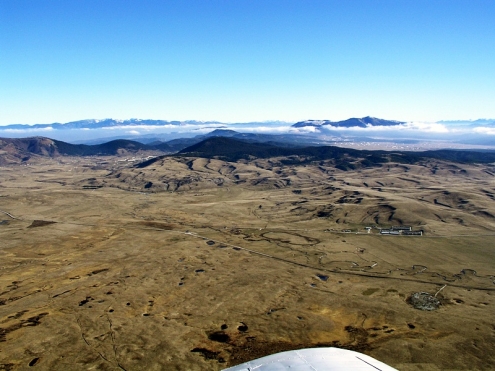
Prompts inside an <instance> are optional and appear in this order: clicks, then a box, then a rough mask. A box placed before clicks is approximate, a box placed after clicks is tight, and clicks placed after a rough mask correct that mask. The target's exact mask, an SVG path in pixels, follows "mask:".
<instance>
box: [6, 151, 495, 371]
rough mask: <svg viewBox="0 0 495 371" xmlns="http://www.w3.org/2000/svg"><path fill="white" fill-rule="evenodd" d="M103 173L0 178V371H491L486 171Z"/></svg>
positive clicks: (494, 234)
mask: <svg viewBox="0 0 495 371" xmlns="http://www.w3.org/2000/svg"><path fill="white" fill-rule="evenodd" d="M119 160H122V159H121V158H118V157H108V158H68V157H59V158H57V159H38V160H37V161H38V162H37V163H35V164H31V165H27V166H25V165H22V166H21V165H10V166H4V167H1V168H0V210H1V212H0V370H32V369H40V370H41V369H42V370H90V369H95V370H127V371H131V370H220V369H223V368H226V367H228V366H231V365H235V364H239V363H241V362H245V361H247V360H249V359H252V358H258V357H260V356H263V355H267V354H271V353H275V352H279V351H283V350H289V349H297V348H306V347H317V346H338V347H344V348H347V349H353V350H357V351H360V352H364V353H366V354H368V355H370V356H372V357H375V358H377V359H378V360H380V361H382V362H385V363H388V364H389V365H391V366H393V367H396V368H397V369H399V370H404V371H405V370H490V369H493V368H495V353H494V352H493V349H495V166H487V165H460V164H452V163H447V162H441V161H433V160H432V161H425V162H424V163H421V164H418V165H401V164H393V163H392V164H385V165H384V166H382V167H376V168H369V169H363V170H358V171H347V172H345V171H340V170H336V169H335V168H334V167H332V166H330V165H328V166H327V165H326V164H325V163H319V164H317V165H310V164H308V165H299V166H296V165H294V166H282V165H281V164H280V162H279V161H278V159H270V160H252V161H239V162H236V163H228V162H224V161H220V160H207V159H201V158H174V157H169V158H164V159H162V160H160V161H157V162H155V163H154V164H151V165H150V166H147V167H143V168H137V167H133V166H132V165H130V164H129V163H128V162H124V161H119ZM400 225H402V226H404V225H406V226H411V227H412V229H413V230H416V231H420V230H421V231H423V232H424V233H423V235H422V236H404V235H399V236H393V235H380V233H379V229H378V228H390V227H392V226H400ZM365 227H372V228H371V230H370V233H368V232H367V230H366V229H365ZM344 231H345V232H344ZM415 292H428V293H430V294H432V295H435V294H436V295H437V296H436V297H437V298H438V299H439V300H440V302H441V305H440V307H439V308H438V309H437V310H433V311H422V310H418V309H415V308H413V306H412V305H410V303H409V301H408V298H409V297H410V295H411V294H413V293H415Z"/></svg>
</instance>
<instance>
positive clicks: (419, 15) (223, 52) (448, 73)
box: [0, 0, 495, 125]
mask: <svg viewBox="0 0 495 371" xmlns="http://www.w3.org/2000/svg"><path fill="white" fill-rule="evenodd" d="M367 115H370V116H375V117H380V118H386V119H395V120H403V121H413V120H423V121H436V120H442V119H443V120H448V119H476V118H482V117H485V118H495V1H494V0H339V1H335V0H299V1H293V0H126V1H122V0H67V1H65V0H56V1H54V0H0V125H6V124H16V123H19V124H34V123H52V122H67V121H75V120H80V119H86V118H97V119H102V118H110V117H111V118H116V119H127V118H141V119H163V120H187V119H194V120H219V121H223V122H247V121H258V120H260V121H262V120H287V121H299V120H305V119H330V120H340V119H346V118H349V117H363V116H367Z"/></svg>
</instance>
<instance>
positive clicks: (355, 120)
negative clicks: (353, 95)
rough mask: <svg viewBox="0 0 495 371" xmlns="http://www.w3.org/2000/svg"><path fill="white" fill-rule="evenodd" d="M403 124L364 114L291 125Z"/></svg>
mask: <svg viewBox="0 0 495 371" xmlns="http://www.w3.org/2000/svg"><path fill="white" fill-rule="evenodd" d="M401 124H405V122H404V121H394V120H384V119H379V118H376V117H370V116H366V117H363V118H350V119H347V120H343V121H330V120H306V121H300V122H296V123H295V124H294V125H292V127H295V128H301V127H306V126H314V127H322V126H333V127H336V128H352V127H359V128H366V127H369V126H397V125H401Z"/></svg>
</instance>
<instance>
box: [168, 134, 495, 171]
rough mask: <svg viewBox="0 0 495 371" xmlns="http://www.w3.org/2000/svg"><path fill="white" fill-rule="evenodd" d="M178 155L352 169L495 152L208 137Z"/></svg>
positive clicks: (492, 157) (479, 158)
mask: <svg viewBox="0 0 495 371" xmlns="http://www.w3.org/2000/svg"><path fill="white" fill-rule="evenodd" d="M177 155H178V156H194V157H205V158H213V157H215V158H220V159H223V160H227V161H237V160H240V159H249V158H253V157H256V158H269V157H287V158H286V159H285V160H282V162H284V163H287V164H289V163H301V162H307V161H321V160H329V159H332V160H334V161H335V164H336V166H337V167H339V168H342V169H343V170H345V169H352V168H355V167H356V166H359V167H368V166H379V165H380V164H382V163H384V162H389V161H394V162H400V163H410V164H412V163H416V162H418V161H421V160H425V159H427V158H432V159H438V160H447V161H453V162H464V163H492V162H495V152H494V151H485V152H476V151H461V150H437V151H425V152H400V151H395V152H387V151H365V150H355V149H350V148H341V147H335V146H319V147H313V146H312V147H296V148H288V147H280V146H278V145H273V144H269V143H256V142H246V141H242V140H238V139H234V138H226V137H212V138H208V139H206V140H203V141H201V142H199V143H196V144H194V145H192V146H190V147H187V148H185V149H183V150H182V151H180V152H179V153H178V154H177Z"/></svg>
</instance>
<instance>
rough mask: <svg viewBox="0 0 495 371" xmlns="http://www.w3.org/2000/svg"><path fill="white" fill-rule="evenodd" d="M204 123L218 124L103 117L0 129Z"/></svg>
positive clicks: (198, 123)
mask: <svg viewBox="0 0 495 371" xmlns="http://www.w3.org/2000/svg"><path fill="white" fill-rule="evenodd" d="M204 123H208V124H220V123H219V122H216V121H208V122H203V121H194V120H191V121H165V120H141V119H129V120H114V119H104V120H95V119H90V120H79V121H71V122H67V123H65V124H61V123H58V122H55V123H53V124H35V125H25V124H13V125H7V126H2V127H0V128H2V129H16V130H21V129H46V128H52V129H57V130H72V129H102V128H112V127H116V126H178V127H179V126H181V125H186V124H189V125H201V124H204Z"/></svg>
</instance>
